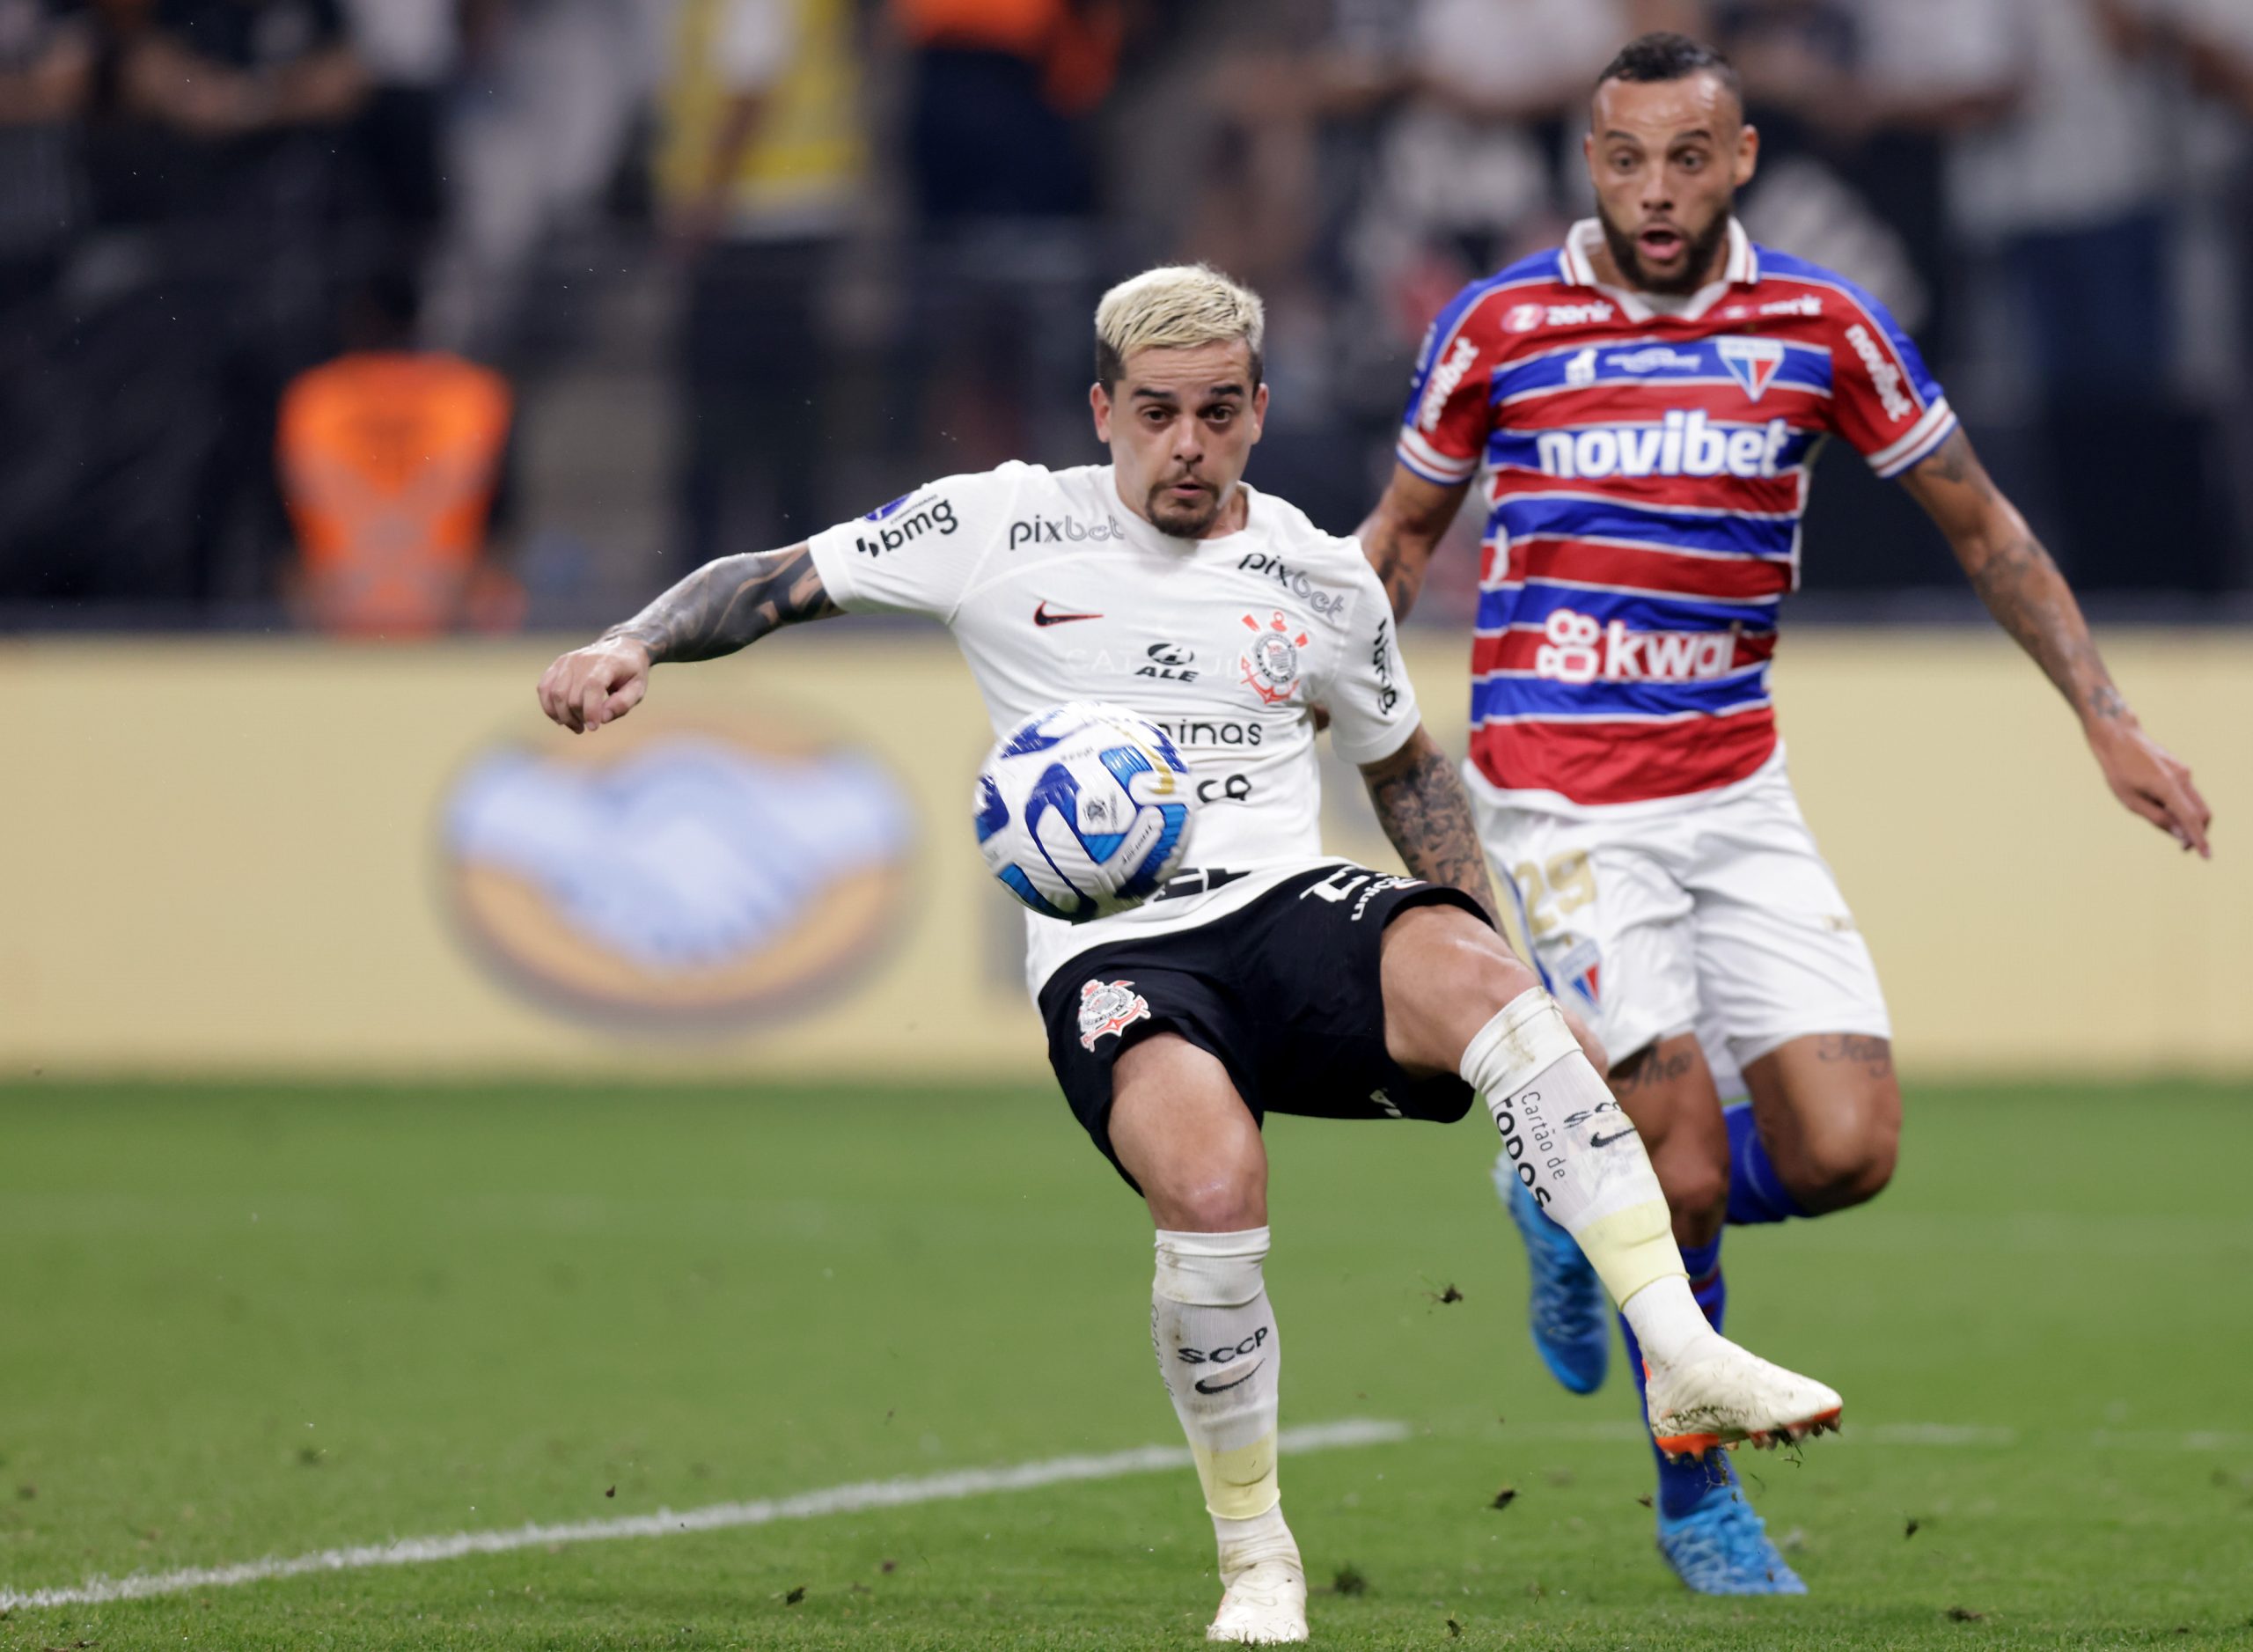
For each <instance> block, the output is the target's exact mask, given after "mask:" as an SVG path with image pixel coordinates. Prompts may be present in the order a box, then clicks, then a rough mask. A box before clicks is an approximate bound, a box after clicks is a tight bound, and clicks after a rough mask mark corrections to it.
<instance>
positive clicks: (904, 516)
mask: <svg viewBox="0 0 2253 1652" xmlns="http://www.w3.org/2000/svg"><path fill="white" fill-rule="evenodd" d="M911 502H914V503H911ZM861 519H862V521H864V522H875V523H880V524H888V525H884V526H879V527H878V528H877V530H876V532H874V533H873V534H869V533H855V535H854V536H853V547H854V548H855V550H857V551H859V552H860V553H861V554H862V555H863V556H882V555H884V554H885V553H886V552H888V551H896V550H898V549H899V547H901V546H903V545H907V544H911V543H913V542H914V540H920V539H921V538H922V537H923V536H924V535H925V534H927V533H939V534H947V533H952V532H954V531H955V530H956V529H957V528H958V527H960V526H961V525H962V524H961V523H960V522H959V521H958V520H957V518H956V517H955V514H954V501H953V500H951V499H948V498H945V497H943V496H942V497H935V498H930V499H926V500H921V501H915V496H914V495H913V494H909V495H907V496H905V497H902V498H899V499H895V500H893V501H892V503H890V504H888V505H885V506H884V507H883V508H882V509H881V510H873V511H871V512H870V513H869V515H867V516H865V517H863V518H861Z"/></svg>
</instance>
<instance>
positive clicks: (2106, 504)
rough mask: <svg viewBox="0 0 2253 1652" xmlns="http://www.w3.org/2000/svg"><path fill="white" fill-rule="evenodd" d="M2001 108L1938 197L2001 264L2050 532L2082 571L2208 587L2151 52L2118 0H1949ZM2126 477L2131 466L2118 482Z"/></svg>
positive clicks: (2203, 445) (2209, 542)
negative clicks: (2043, 467) (2027, 383)
mask: <svg viewBox="0 0 2253 1652" xmlns="http://www.w3.org/2000/svg"><path fill="white" fill-rule="evenodd" d="M1956 12H1957V15H1958V17H1959V18H1960V19H1961V20H1962V21H1963V24H1964V25H1965V33H1964V35H1963V43H1964V46H1965V48H1967V50H1968V51H1970V52H1974V53H1978V54H1980V55H1982V57H1983V61H1984V63H1985V68H1986V72H1987V77H1988V78H1989V79H1990V80H1991V81H1992V82H1993V83H1994V84H1996V85H1997V86H1999V87H2000V88H2004V89H2007V103H2006V108H2007V113H2005V114H2002V116H2001V117H2000V119H1999V120H1997V121H1994V122H1993V123H1992V124H1991V125H1989V126H1985V127H1983V128H1976V129H1974V130H1972V131H1970V132H1969V133H1968V134H1967V135H1966V136H1963V137H1961V138H1959V139H1958V140H1957V141H1956V152H1955V153H1954V155H1953V156H1952V157H1951V171H1950V178H1949V184H1950V191H1951V197H1952V199H1951V203H1950V204H1951V211H1952V214H1953V217H1954V219H1955V224H1956V230H1957V232H1958V233H1959V234H1960V235H1962V236H1963V238H1964V239H1965V240H1966V242H1967V243H1968V244H1969V246H1970V247H1971V248H1972V249H1973V250H1974V251H1975V252H1977V251H1978V250H1979V249H1982V248H1985V249H1987V250H1988V251H1990V253H1992V257H1993V259H1994V261H1995V264H1996V267H1997V268H1998V269H1999V272H2000V275H2001V278H2002V294H2003V298H2004V304H2003V309H2002V312H2000V315H1999V316H1998V317H1996V318H1995V319H1996V321H1997V322H1998V323H1999V324H2004V325H2006V326H2007V332H2006V334H2005V336H2006V337H2007V338H2008V340H2009V341H2010V345H2011V350H2012V356H2013V359H2014V360H2017V359H2020V358H2021V357H2022V359H2023V362H2024V365H2025V367H2026V369H2027V370H2028V371H2029V377H2030V380H2031V389H2032V392H2033V400H2034V404H2035V406H2036V407H2037V409H2038V413H2037V426H2038V430H2039V432H2040V436H2041V444H2042V448H2043V450H2044V452H2043V457H2044V459H2045V460H2046V464H2047V467H2048V470H2049V477H2048V483H2049V486H2048V489H2047V491H2048V493H2049V496H2050V498H2051V507H2052V508H2051V512H2050V515H2051V527H2052V529H2053V532H2054V535H2055V537H2054V539H2053V540H2052V543H2053V545H2055V546H2056V547H2057V548H2058V549H2059V551H2060V553H2061V560H2062V561H2063V562H2064V563H2065V564H2066V567H2067V569H2068V571H2069V572H2071V573H2072V574H2073V576H2075V579H2076V582H2077V583H2080V584H2101V585H2115V586H2128V587H2161V586H2177V587H2186V588H2189V589H2193V590H2203V589H2211V588H2213V587H2214V586H2215V585H2217V584H2219V583H2220V578H2221V576H2222V569H2223V566H2224V558H2223V549H2224V547H2223V546H2222V544H2221V540H2222V537H2223V534H2224V532H2225V530H2224V529H2223V528H2222V527H2221V525H2220V524H2219V523H2217V522H2216V521H2214V520H2213V517H2212V513H2211V511H2210V510H2208V508H2207V506H2208V501H2209V499H2210V496H2211V495H2212V493H2213V489H2212V488H2210V487H2209V485H2208V481H2207V477H2206V453H2207V449H2208V445H2209V444H2208V442H2207V439H2206V437H2207V427H2206V425H2205V422H2204V421H2203V420H2202V418H2201V417H2200V416H2199V415H2198V414H2197V413H2196V412H2195V411H2194V410H2191V409H2189V408H2187V407H2184V406H2183V403H2182V400H2181V399H2180V397H2179V396H2178V395H2177V394H2176V385H2175V383H2174V380H2173V368H2174V363H2175V359H2176V292H2177V288H2176V279H2175V275H2176V272H2175V269H2174V267H2173V263H2172V253H2173V248H2174V239H2175V238H2174V233H2173V226H2172V224H2171V222H2170V218H2169V206H2170V199H2171V195H2172V193H2173V191H2174V189H2175V187H2176V183H2177V181H2178V180H2177V176H2176V173H2177V170H2178V166H2177V162H2176V158H2175V157H2174V156H2173V154H2172V153H2171V151H2170V143H2169V140H2170V136H2171V134H2172V132H2173V130H2174V124H2173V121H2172V120H2171V118H2170V109H2169V83H2168V80H2167V77H2166V74H2165V72H2164V71H2165V67H2166V66H2165V64H2164V63H2163V62H2161V60H2160V58H2159V56H2158V55H2157V53H2156V52H2155V50H2154V45H2155V40H2154V36H2153V34H2152V33H2151V31H2150V30H2149V28H2148V26H2147V23H2146V21H2145V19H2144V17H2143V14H2142V13H2140V12H2139V11H2134V10H2132V9H2131V7H2130V5H2129V4H2127V0H1956ZM2124 475H2132V476H2134V477H2136V478H2137V485H2136V486H2135V487H2133V488H2124V487H2122V486H2121V485H2120V481H2119V479H2120V478H2121V477H2122V476H2124Z"/></svg>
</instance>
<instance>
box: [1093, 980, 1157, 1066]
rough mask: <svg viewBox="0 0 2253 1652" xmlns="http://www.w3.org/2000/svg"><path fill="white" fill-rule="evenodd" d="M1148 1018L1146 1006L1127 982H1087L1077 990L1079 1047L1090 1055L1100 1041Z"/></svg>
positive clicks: (1113, 1036) (1147, 1004)
mask: <svg viewBox="0 0 2253 1652" xmlns="http://www.w3.org/2000/svg"><path fill="white" fill-rule="evenodd" d="M1149 1018H1150V1006H1149V1002H1148V1001H1146V1000H1145V999H1144V998H1143V996H1142V995H1141V994H1140V993H1138V992H1136V991H1135V990H1134V982H1133V981H1131V980H1091V981H1089V982H1087V983H1085V984H1084V985H1082V987H1081V988H1080V1047H1081V1048H1082V1049H1083V1050H1087V1051H1090V1052H1092V1051H1093V1050H1094V1049H1095V1043H1096V1040H1097V1039H1101V1038H1117V1037H1118V1036H1119V1034H1120V1033H1121V1032H1125V1031H1126V1029H1127V1028H1128V1027H1130V1026H1132V1025H1134V1023H1136V1022H1137V1021H1147V1020H1149Z"/></svg>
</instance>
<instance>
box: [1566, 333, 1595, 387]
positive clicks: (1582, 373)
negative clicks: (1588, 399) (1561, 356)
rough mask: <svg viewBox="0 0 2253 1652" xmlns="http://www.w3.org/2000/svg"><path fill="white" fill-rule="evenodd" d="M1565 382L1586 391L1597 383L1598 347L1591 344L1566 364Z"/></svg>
mask: <svg viewBox="0 0 2253 1652" xmlns="http://www.w3.org/2000/svg"><path fill="white" fill-rule="evenodd" d="M1565 382H1566V383H1567V385H1571V386H1572V387H1573V388H1574V389H1575V390H1585V389H1587V388H1588V387H1589V385H1592V384H1594V383H1595V382H1596V346H1595V345H1593V344H1591V345H1589V347H1588V348H1587V349H1584V350H1582V351H1581V352H1580V353H1579V354H1577V355H1575V356H1574V357H1573V359H1572V360H1570V361H1568V362H1567V363H1565Z"/></svg>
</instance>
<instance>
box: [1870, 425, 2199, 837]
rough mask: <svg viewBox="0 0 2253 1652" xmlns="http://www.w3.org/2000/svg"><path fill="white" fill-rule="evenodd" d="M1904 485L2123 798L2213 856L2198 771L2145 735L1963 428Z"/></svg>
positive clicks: (2060, 582)
mask: <svg viewBox="0 0 2253 1652" xmlns="http://www.w3.org/2000/svg"><path fill="white" fill-rule="evenodd" d="M1902 481H1903V484H1904V486H1905V487H1906V488H1908V489H1909V491H1910V493H1911V494H1912V495H1913V496H1915V498H1916V501H1917V503H1919V504H1920V505H1922V506H1924V508H1925V510H1926V512H1927V513H1928V514H1929V515H1930V516H1931V517H1932V519H1933V520H1934V522H1935V523H1937V524H1939V525H1940V530H1941V532H1943V533H1945V534H1946V535H1947V536H1948V545H1949V547H1951V548H1952V549H1953V550H1954V551H1955V552H1956V561H1957V562H1961V563H1963V571H1964V572H1965V573H1966V574H1969V575H1970V576H1971V588H1972V589H1973V590H1974V591H1978V593H1979V600H1980V601H1982V602H1984V603H1985V604H1986V605H1987V612H1988V613H1992V614H1993V615H1994V616H1995V619H1996V620H1997V621H1998V622H2000V624H2001V626H2002V628H2003V629H2004V630H2006V631H2007V632H2009V633H2010V634H2011V635H2013V636H2014V637H2015V638H2017V639H2018V644H2019V646H2020V647H2021V648H2022V649H2024V650H2026V651H2027V652H2028V653H2029V654H2030V655H2032V656H2033V657H2034V659H2035V663H2036V664H2038V665H2040V666H2041V667H2042V670H2043V672H2044V673H2045V674H2046V675H2047V676H2048V677H2049V679H2050V680H2051V682H2053V683H2055V684H2056V685H2057V686H2058V692H2059V694H2063V695H2065V697H2066V704H2068V705H2070V706H2071V707H2073V712H2074V715H2076V716H2079V717H2080V718H2081V732H2082V733H2083V734H2084V735H2085V736H2086V737H2087V738H2088V745H2089V749H2090V751H2092V752H2093V753H2095V756H2096V761H2097V766H2098V767H2100V768H2102V769H2103V771H2104V778H2105V781H2106V782H2107V783H2108V784H2109V785H2110V787H2111V788H2112V794H2113V796H2115V797H2117V798H2119V800H2120V801H2121V803H2122V804H2125V805H2126V806H2127V807H2128V808H2129V809H2130V810H2132V811H2134V812H2135V813H2137V814H2139V815H2141V816H2142V817H2143V818H2144V819H2147V820H2148V821H2150V822H2151V823H2152V824H2153V825H2154V826H2157V827H2159V829H2160V830H2161V831H2162V832H2165V833H2168V834H2169V835H2170V836H2172V837H2173V838H2174V839H2175V840H2176V842H2178V843H2180V844H2182V845H2183V848H2186V849H2196V850H2198V853H2199V854H2201V855H2208V854H2211V851H2210V850H2209V849H2208V848H2207V847H2206V827H2207V826H2208V825H2209V824H2210V823H2211V822H2212V821H2213V811H2212V810H2211V809H2209V808H2207V807H2206V801H2205V798H2203V797H2200V796H2199V795H2198V788H2197V787H2196V786H2194V785H2193V784H2191V770H2190V768H2189V767H2188V766H2186V765H2185V764H2183V763H2182V762H2180V761H2178V760H2176V758H2175V757H2174V756H2173V755H2172V754H2170V753H2169V752H2168V751H2167V749H2166V748H2165V747H2164V746H2162V745H2160V744H2159V742H2158V741H2156V740H2154V739H2153V738H2151V736H2149V735H2148V734H2146V733H2145V732H2144V731H2143V725H2142V724H2141V723H2138V722H2137V721H2136V715H2135V713H2134V712H2132V711H2131V710H2130V709H2128V702H2127V701H2126V700H2125V698H2124V697H2123V696H2122V695H2121V693H2120V691H2119V689H2118V688H2117V687H2116V686H2113V682H2112V678H2111V674H2110V672H2107V671H2106V670H2105V669H2104V660H2103V657H2102V656H2101V655H2099V654H2098V652H2097V651H2096V642H2095V639H2094V638H2093V637H2091V636H2090V635H2089V634H2088V621H2087V620H2084V619H2083V618H2082V617H2081V605H2080V604H2079V603H2077V602H2075V601H2074V600H2073V588H2072V587H2071V586H2069V585H2067V584H2066V579H2065V576H2064V575H2063V574H2060V573H2059V571H2058V565H2057V564H2056V563H2055V562H2051V560H2050V554H2049V553H2048V552H2047V551H2045V550H2044V549H2043V548H2042V543H2041V541H2040V540H2037V539H2036V538H2035V537H2034V531H2033V530H2032V529H2031V528H2029V527H2028V526H2027V525H2026V518H2024V517H2022V516H2021V515H2019V513H2018V508H2017V507H2016V506H2015V505H2014V504H2012V503H2011V502H2010V501H2009V500H2007V499H2006V498H2005V497H2003V495H2002V492H2001V490H2000V488H1997V487H1996V486H1995V484H1994V481H1993V480H1992V478H1991V477H1989V476H1988V474H1987V471H1986V467H1985V466H1983V465H1981V464H1980V463H1979V456H1978V454H1977V453H1975V452H1972V451H1971V442H1970V437H1966V436H1965V435H1964V434H1963V431H1961V430H1958V431H1956V433H1955V434H1954V435H1952V436H1950V437H1948V440H1947V441H1945V442H1943V443H1941V445H1940V448H1939V450H1938V451H1937V452H1934V454H1933V456H1932V457H1931V458H1930V459H1926V460H1924V461H1923V462H1922V463H1921V464H1919V465H1918V466H1916V467H1915V468H1914V469H1913V470H1911V471H1910V472H1908V473H1907V474H1905V475H1904V477H1903V478H1902Z"/></svg>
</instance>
